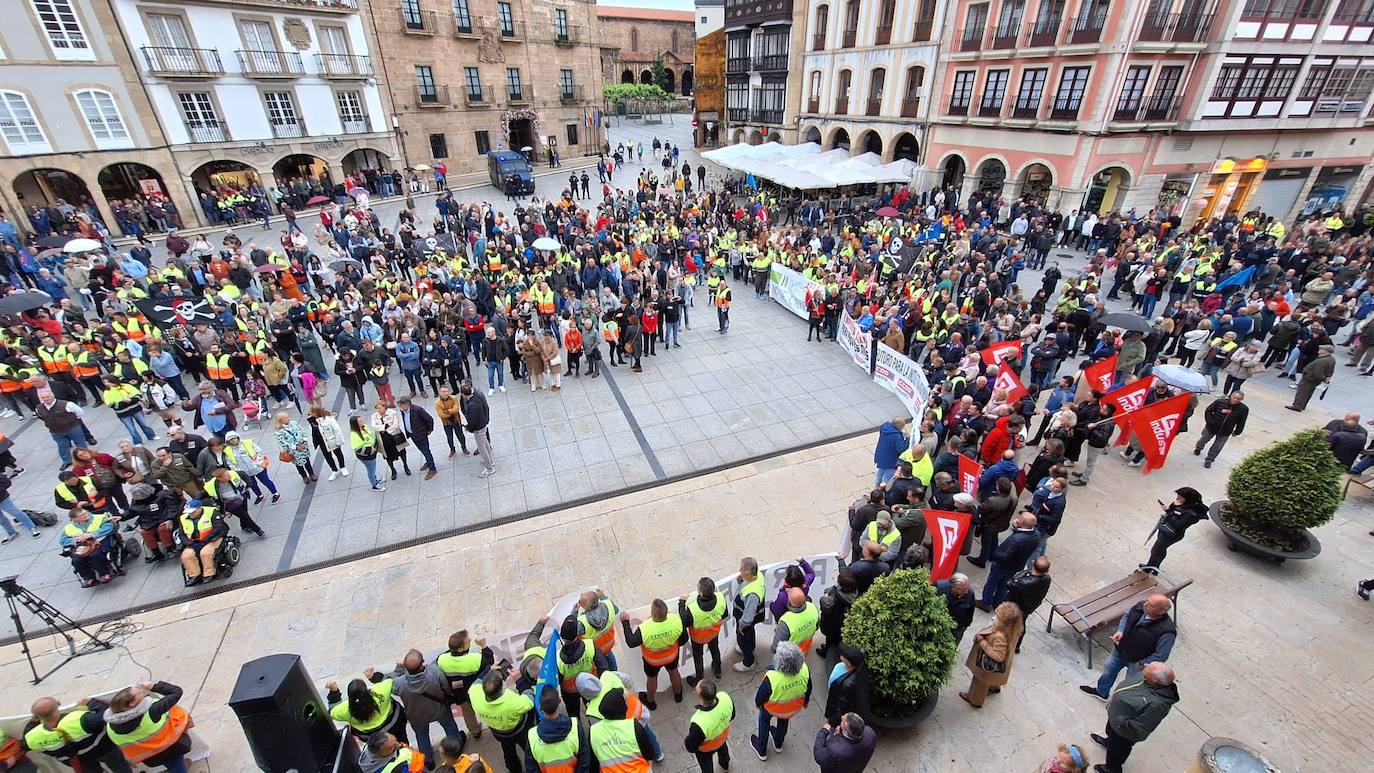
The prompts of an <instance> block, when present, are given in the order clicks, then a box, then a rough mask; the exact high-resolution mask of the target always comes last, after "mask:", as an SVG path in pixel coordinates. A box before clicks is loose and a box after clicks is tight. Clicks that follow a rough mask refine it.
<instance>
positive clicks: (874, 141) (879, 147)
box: [853, 129, 883, 157]
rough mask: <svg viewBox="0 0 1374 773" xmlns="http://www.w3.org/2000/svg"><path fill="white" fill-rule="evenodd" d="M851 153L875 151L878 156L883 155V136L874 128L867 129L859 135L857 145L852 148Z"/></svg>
mask: <svg viewBox="0 0 1374 773" xmlns="http://www.w3.org/2000/svg"><path fill="white" fill-rule="evenodd" d="M853 153H854V154H855V155H858V154H859V153H876V154H878V156H879V157H881V156H882V155H883V136H882V135H881V134H879V133H878V132H877V131H876V130H874V129H869V130H868V131H866V132H863V133H862V134H860V135H859V142H858V146H857V147H855V148H854V149H853Z"/></svg>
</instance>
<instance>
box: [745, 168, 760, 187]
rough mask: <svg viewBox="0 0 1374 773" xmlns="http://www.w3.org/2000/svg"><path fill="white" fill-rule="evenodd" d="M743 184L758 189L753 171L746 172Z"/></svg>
mask: <svg viewBox="0 0 1374 773" xmlns="http://www.w3.org/2000/svg"><path fill="white" fill-rule="evenodd" d="M744 184H745V185H748V186H749V187H750V188H753V189H754V190H758V189H759V184H758V181H757V180H755V179H754V173H753V172H750V173H748V174H747V175H745V176H744Z"/></svg>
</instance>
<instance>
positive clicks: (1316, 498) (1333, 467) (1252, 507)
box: [1221, 429, 1345, 550]
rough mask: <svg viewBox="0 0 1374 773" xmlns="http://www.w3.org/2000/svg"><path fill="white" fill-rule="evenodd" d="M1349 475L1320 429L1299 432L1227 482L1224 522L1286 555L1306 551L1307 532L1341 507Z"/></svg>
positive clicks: (1247, 462)
mask: <svg viewBox="0 0 1374 773" xmlns="http://www.w3.org/2000/svg"><path fill="white" fill-rule="evenodd" d="M1344 477H1345V471H1344V470H1343V469H1341V463H1340V462H1339V461H1337V460H1336V457H1335V455H1333V454H1332V453H1331V447H1330V446H1329V445H1327V442H1326V437H1325V436H1324V434H1323V433H1322V431H1321V430H1319V429H1309V430H1304V431H1302V432H1298V433H1295V434H1294V435H1293V436H1292V437H1290V438H1288V439H1286V440H1280V441H1278V442H1277V443H1273V444H1271V445H1269V446H1266V447H1264V448H1261V449H1260V450H1258V451H1256V452H1254V453H1253V454H1250V455H1249V456H1247V457H1245V459H1244V460H1243V461H1242V462H1241V463H1240V464H1238V465H1236V467H1235V469H1233V470H1231V477H1230V479H1229V480H1228V481H1227V483H1226V495H1227V497H1229V499H1230V502H1229V503H1228V504H1225V505H1223V506H1222V508H1221V517H1222V519H1223V520H1225V521H1226V523H1227V525H1228V526H1230V527H1231V528H1233V529H1235V531H1236V532H1237V533H1239V534H1240V535H1242V536H1244V537H1246V538H1247V539H1251V540H1254V541H1255V542H1258V543H1260V544H1261V545H1266V546H1269V547H1273V548H1278V549H1282V550H1301V549H1303V548H1304V547H1305V545H1306V543H1307V537H1306V534H1305V530H1307V529H1314V528H1316V527H1318V526H1321V525H1323V524H1326V523H1328V522H1330V520H1331V518H1332V517H1333V516H1335V514H1336V509H1337V508H1339V507H1340V506H1341V481H1342V479H1343V478H1344Z"/></svg>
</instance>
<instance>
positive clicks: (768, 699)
mask: <svg viewBox="0 0 1374 773" xmlns="http://www.w3.org/2000/svg"><path fill="white" fill-rule="evenodd" d="M810 702H811V671H810V670H809V669H808V668H807V667H806V655H805V653H803V652H802V651H801V648H800V647H798V646H797V645H795V644H793V643H791V642H786V641H785V642H782V643H781V644H779V645H778V647H777V649H776V650H775V651H774V652H773V663H772V665H770V666H769V667H768V671H766V672H765V673H764V675H763V680H762V681H760V682H759V689H758V691H757V692H755V693H754V705H755V706H757V707H758V709H759V727H758V733H757V734H756V735H751V736H749V745H750V746H751V747H753V749H754V753H755V754H757V755H758V757H759V759H761V760H766V759H768V744H769V741H772V743H773V748H775V749H777V750H778V751H782V743H783V741H784V740H786V738H787V724H788V722H789V721H790V720H791V719H792V717H795V716H797V715H798V714H800V713H801V712H802V709H805V708H806V706H807V704H809V703H810ZM774 720H776V723H775V722H774Z"/></svg>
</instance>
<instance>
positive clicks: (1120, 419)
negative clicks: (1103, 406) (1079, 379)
mask: <svg viewBox="0 0 1374 773" xmlns="http://www.w3.org/2000/svg"><path fill="white" fill-rule="evenodd" d="M1154 384H1155V377H1154V376H1146V377H1145V378H1142V379H1139V380H1138V381H1134V382H1132V383H1130V384H1127V385H1126V386H1124V387H1121V388H1120V389H1113V390H1112V391H1110V392H1108V393H1107V394H1105V395H1103V396H1102V401H1103V402H1105V403H1110V404H1112V405H1115V406H1116V415H1115V416H1114V417H1113V419H1114V420H1115V421H1116V426H1117V428H1119V429H1120V430H1121V435H1120V436H1119V437H1117V439H1116V445H1119V446H1124V445H1126V443H1127V442H1129V441H1130V439H1131V414H1132V413H1133V412H1135V411H1137V410H1139V409H1140V407H1141V406H1143V405H1145V398H1146V397H1147V396H1148V395H1149V393H1150V387H1152V386H1154Z"/></svg>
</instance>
